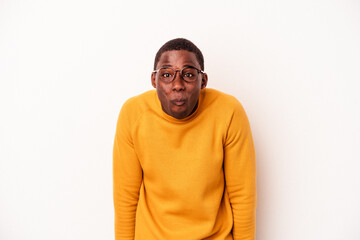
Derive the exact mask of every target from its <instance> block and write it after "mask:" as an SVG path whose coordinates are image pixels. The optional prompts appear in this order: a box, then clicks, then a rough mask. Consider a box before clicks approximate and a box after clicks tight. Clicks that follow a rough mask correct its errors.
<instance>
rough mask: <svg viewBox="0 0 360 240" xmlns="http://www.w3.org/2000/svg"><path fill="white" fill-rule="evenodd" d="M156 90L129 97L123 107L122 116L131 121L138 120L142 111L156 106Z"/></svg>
mask: <svg viewBox="0 0 360 240" xmlns="http://www.w3.org/2000/svg"><path fill="white" fill-rule="evenodd" d="M155 97H156V91H155V90H149V91H146V92H144V93H142V94H139V95H137V96H134V97H131V98H129V99H127V100H126V101H125V102H124V104H123V105H122V107H121V110H120V116H121V115H123V116H124V117H125V116H126V118H127V119H129V120H130V121H134V120H136V119H137V118H138V117H139V116H140V115H141V114H142V113H144V112H146V111H148V110H149V109H151V108H152V107H153V106H154V103H155V100H154V98H155Z"/></svg>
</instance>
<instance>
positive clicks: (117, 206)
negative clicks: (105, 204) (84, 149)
mask: <svg viewBox="0 0 360 240" xmlns="http://www.w3.org/2000/svg"><path fill="white" fill-rule="evenodd" d="M126 108H127V106H126V103H125V104H124V106H123V107H122V109H121V111H120V114H119V118H118V122H117V126H116V133H115V140H114V148H113V197H114V210H115V240H130V239H131V240H133V239H134V235H135V216H136V208H137V203H138V200H139V189H140V186H141V183H142V169H141V165H140V163H139V160H138V157H137V155H136V152H135V150H134V145H133V141H132V137H131V125H130V122H131V121H130V115H129V113H128V112H127V110H126Z"/></svg>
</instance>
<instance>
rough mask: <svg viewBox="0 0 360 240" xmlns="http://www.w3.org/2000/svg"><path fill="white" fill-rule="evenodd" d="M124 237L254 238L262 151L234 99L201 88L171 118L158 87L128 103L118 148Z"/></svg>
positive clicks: (118, 228)
mask: <svg viewBox="0 0 360 240" xmlns="http://www.w3.org/2000/svg"><path fill="white" fill-rule="evenodd" d="M113 183H114V207H115V239H116V240H125V239H126V240H128V239H129V240H130V239H131V240H132V239H136V240H177V239H179V240H192V239H194V240H195V239H213V240H229V239H234V240H240V239H241V240H245V239H246V240H254V239H255V209H256V167H255V150H254V145H253V140H252V134H251V130H250V125H249V122H248V119H247V116H246V113H245V111H244V109H243V107H242V105H241V104H240V103H239V101H238V100H236V99H235V98H234V97H232V96H230V95H227V94H224V93H222V92H220V91H217V90H214V89H209V88H205V89H203V90H201V94H200V98H199V104H198V107H197V109H196V111H195V112H194V113H192V114H191V115H190V116H188V117H187V118H184V119H181V120H179V119H176V118H173V117H171V116H169V115H167V114H166V113H165V112H164V111H163V110H162V108H161V103H160V101H159V99H158V97H157V93H156V91H155V90H151V91H148V92H145V93H143V94H141V95H139V96H136V97H133V98H131V99H129V100H128V101H126V102H125V103H124V105H123V107H122V109H121V111H120V114H119V118H118V122H117V128H116V134H115V141H114V149H113Z"/></svg>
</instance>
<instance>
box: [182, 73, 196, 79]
mask: <svg viewBox="0 0 360 240" xmlns="http://www.w3.org/2000/svg"><path fill="white" fill-rule="evenodd" d="M193 76H194V75H193V74H192V73H185V74H184V77H187V78H191V77H193Z"/></svg>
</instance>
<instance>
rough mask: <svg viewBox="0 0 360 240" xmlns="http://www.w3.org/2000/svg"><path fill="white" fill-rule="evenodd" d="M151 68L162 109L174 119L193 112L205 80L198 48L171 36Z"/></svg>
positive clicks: (184, 40) (184, 116)
mask: <svg viewBox="0 0 360 240" xmlns="http://www.w3.org/2000/svg"><path fill="white" fill-rule="evenodd" d="M154 70H155V71H154V72H153V73H152V74H151V84H152V86H153V87H154V88H156V91H157V94H158V97H159V100H160V102H161V106H162V109H163V111H164V112H165V113H167V114H168V115H170V116H172V117H174V118H177V119H182V118H186V117H187V116H189V115H190V114H191V113H193V112H194V111H195V109H196V107H197V104H198V101H199V96H200V90H201V89H203V88H205V87H206V84H207V74H206V73H204V72H203V71H202V70H204V58H203V55H202V53H201V51H200V50H199V49H198V48H197V47H196V46H195V45H194V44H193V43H192V42H190V41H189V40H186V39H183V38H177V39H173V40H170V41H168V42H167V43H165V44H164V45H163V46H162V47H161V48H160V49H159V51H158V52H157V54H156V57H155V62H154Z"/></svg>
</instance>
